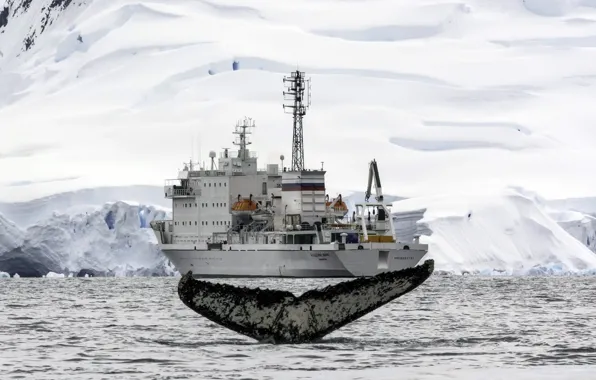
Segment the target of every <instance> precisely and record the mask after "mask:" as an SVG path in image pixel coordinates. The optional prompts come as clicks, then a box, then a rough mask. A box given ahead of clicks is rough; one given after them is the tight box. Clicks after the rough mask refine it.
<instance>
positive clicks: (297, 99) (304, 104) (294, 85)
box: [283, 70, 310, 171]
mask: <svg viewBox="0 0 596 380" xmlns="http://www.w3.org/2000/svg"><path fill="white" fill-rule="evenodd" d="M284 86H285V87H286V91H284V101H285V102H287V103H289V104H284V105H283V108H284V111H285V112H286V113H291V114H292V116H293V119H294V128H293V130H294V132H293V137H292V168H291V171H302V170H304V134H303V129H302V118H303V117H304V115H306V110H307V109H308V108H309V107H310V78H308V79H306V78H305V77H304V72H302V71H298V70H296V71H294V72H292V74H291V75H290V76H289V77H288V76H286V77H284Z"/></svg>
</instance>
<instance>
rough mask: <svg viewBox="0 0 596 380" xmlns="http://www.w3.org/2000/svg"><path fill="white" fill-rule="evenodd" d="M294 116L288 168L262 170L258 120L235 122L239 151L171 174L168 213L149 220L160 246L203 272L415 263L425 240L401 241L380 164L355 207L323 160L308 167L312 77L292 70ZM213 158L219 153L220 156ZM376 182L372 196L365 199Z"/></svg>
mask: <svg viewBox="0 0 596 380" xmlns="http://www.w3.org/2000/svg"><path fill="white" fill-rule="evenodd" d="M284 82H285V83H286V87H287V91H286V92H284V95H285V96H286V100H288V101H289V102H290V104H287V105H284V109H287V110H290V111H291V113H292V115H293V121H294V123H293V141H292V161H291V166H290V167H289V168H288V167H285V166H284V160H285V157H284V156H283V155H282V156H280V161H281V165H279V164H268V165H267V166H266V168H265V169H259V168H258V163H257V155H256V153H255V152H253V151H251V150H250V149H249V145H250V144H251V142H250V138H249V137H250V135H251V132H252V129H253V128H255V122H254V121H253V120H252V119H250V118H244V119H243V120H241V121H239V122H238V123H237V124H236V126H235V128H234V131H233V133H234V134H235V135H236V140H235V142H234V144H235V145H236V146H237V147H238V149H237V150H230V149H229V148H224V150H223V151H222V152H221V153H220V154H219V157H217V154H216V152H214V151H211V152H210V153H209V158H210V163H209V165H208V166H204V167H201V166H198V165H195V164H193V162H192V161H191V162H189V163H187V164H185V165H184V168H183V170H181V171H180V172H179V173H178V178H176V179H173V180H166V184H165V186H164V195H165V197H166V198H168V199H172V220H165V221H156V222H153V223H152V228H153V230H154V231H155V234H156V236H157V238H158V242H159V245H160V247H161V249H162V251H163V252H164V254H165V255H166V256H167V257H168V258H169V259H170V260H171V261H172V262H173V263H174V265H175V266H176V267H177V269H178V270H179V271H180V272H181V273H186V272H187V271H189V270H192V271H193V273H194V275H195V276H197V277H253V276H263V277H353V276H372V275H375V274H378V273H380V272H383V271H387V270H399V269H403V268H407V267H412V266H415V265H416V264H417V263H418V262H419V261H420V259H422V257H423V256H424V255H425V254H426V252H427V250H428V246H427V245H425V244H420V243H419V241H418V237H417V236H416V237H415V238H414V240H413V241H407V242H403V241H399V239H398V237H397V236H396V235H395V230H394V227H393V220H392V217H391V212H390V204H386V203H384V202H383V194H382V187H381V181H380V175H379V170H378V165H377V162H376V161H375V160H373V161H371V162H370V163H369V180H368V187H367V191H366V194H365V202H363V203H360V204H356V205H355V209H354V210H352V212H351V213H350V210H349V209H348V206H347V204H346V202H345V200H344V199H342V196H341V194H339V195H337V196H336V197H333V198H331V197H330V196H329V195H328V194H327V193H326V186H325V174H326V172H325V171H324V170H323V168H321V169H319V170H307V169H305V168H304V144H303V132H302V131H303V128H302V118H303V117H304V116H305V114H306V110H307V108H308V105H309V104H310V86H309V81H308V80H306V79H305V77H304V73H303V72H300V71H295V72H293V73H292V74H291V76H289V77H286V78H284ZM216 159H217V161H216ZM373 183H374V186H375V191H376V197H375V198H376V199H375V202H368V201H369V199H370V196H371V193H372V185H373Z"/></svg>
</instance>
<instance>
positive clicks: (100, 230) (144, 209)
mask: <svg viewBox="0 0 596 380" xmlns="http://www.w3.org/2000/svg"><path fill="white" fill-rule="evenodd" d="M168 215H169V211H167V210H163V209H160V208H156V207H154V206H145V205H140V204H130V203H126V202H121V201H119V202H113V203H107V204H104V205H103V206H99V207H95V208H94V209H88V211H85V212H84V213H83V212H79V213H76V212H75V213H72V214H67V213H64V212H60V211H54V212H53V213H52V215H50V216H49V217H47V218H45V219H42V220H39V221H37V222H36V223H34V224H31V225H29V226H26V227H19V226H16V225H15V224H14V223H12V222H11V221H9V220H7V219H6V218H4V217H0V229H1V230H2V231H7V232H8V233H7V234H2V235H1V237H2V240H0V243H1V244H0V271H2V272H5V273H9V274H10V275H14V274H15V273H18V274H19V275H21V276H25V277H42V276H48V277H52V276H54V277H57V276H58V277H60V276H62V275H64V276H67V277H68V276H73V275H74V276H80V277H83V276H85V275H86V274H87V275H90V276H118V277H121V276H172V275H178V273H177V272H176V270H175V269H174V268H173V267H172V266H171V264H169V262H168V261H167V260H166V259H165V258H164V256H163V253H162V252H161V251H160V250H159V248H158V247H157V245H156V243H157V241H156V239H155V236H154V235H153V231H152V230H151V229H150V228H149V223H150V222H151V221H153V220H155V219H164V218H166V217H168Z"/></svg>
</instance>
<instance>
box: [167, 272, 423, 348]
mask: <svg viewBox="0 0 596 380" xmlns="http://www.w3.org/2000/svg"><path fill="white" fill-rule="evenodd" d="M433 270H434V261H433V260H426V261H425V262H424V263H423V264H422V265H419V266H416V267H413V268H407V269H404V270H400V271H394V272H384V273H381V274H379V275H376V276H374V277H369V278H357V279H354V280H351V281H345V282H341V283H339V284H336V285H331V286H327V287H325V288H323V289H313V290H309V291H307V292H306V293H304V294H302V295H301V296H300V297H296V296H295V295H294V294H292V293H290V292H287V291H280V290H271V289H260V288H256V289H251V288H246V287H237V286H232V285H227V284H216V283H212V282H208V281H199V280H195V279H193V276H192V272H190V271H189V272H188V273H187V274H186V275H184V276H183V277H182V278H181V279H180V282H179V283H178V295H179V297H180V299H181V300H182V302H183V303H184V304H185V305H186V306H188V307H189V308H190V309H192V310H194V311H195V312H197V313H198V314H200V315H202V316H204V317H205V318H207V319H209V320H211V321H213V322H215V323H217V324H219V325H221V326H224V327H227V328H229V329H231V330H233V331H235V332H238V333H240V334H243V335H247V336H249V337H252V338H254V339H256V340H258V341H261V342H263V341H267V342H274V343H301V342H309V341H313V340H317V339H320V338H322V337H323V336H325V335H327V334H329V333H331V332H333V331H334V330H337V329H339V328H341V327H343V326H345V325H346V324H348V323H350V322H352V321H354V320H356V319H358V318H360V317H362V316H363V315H365V314H368V313H370V312H371V311H373V310H375V309H377V308H379V307H381V306H383V305H385V304H387V303H388V302H391V301H392V300H394V299H396V298H398V297H400V296H402V295H404V294H406V293H408V292H410V291H412V290H414V289H416V288H417V287H418V286H420V285H421V284H422V283H423V282H424V281H426V280H427V279H428V278H429V277H430V276H431V274H432V273H433Z"/></svg>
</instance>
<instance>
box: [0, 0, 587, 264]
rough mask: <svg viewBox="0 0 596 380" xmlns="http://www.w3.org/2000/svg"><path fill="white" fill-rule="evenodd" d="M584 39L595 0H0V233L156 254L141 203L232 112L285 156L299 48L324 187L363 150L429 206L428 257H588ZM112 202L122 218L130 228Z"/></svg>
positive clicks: (395, 185) (18, 241)
mask: <svg viewBox="0 0 596 380" xmlns="http://www.w3.org/2000/svg"><path fill="white" fill-rule="evenodd" d="M27 4H28V5H27ZM3 9H6V11H4V10H3ZM3 15H4V16H3ZM595 47H596V2H595V1H594V0H525V1H524V0H500V1H493V0H464V1H461V2H452V1H442V0H417V1H411V0H374V1H339V0H333V1H331V0H317V1H308V0H301V1H298V0H294V1H273V0H259V1H256V0H242V1H240V0H235V1H232V0H225V1H215V0H213V1H199V0H151V1H141V0H136V1H132V0H94V1H91V0H87V1H83V0H78V1H77V0H75V1H50V0H35V1H32V2H30V1H27V0H22V1H21V0H0V131H1V135H0V174H1V176H0V201H3V202H5V204H3V205H2V207H1V208H0V212H2V213H3V214H4V217H2V218H0V229H1V230H0V255H2V252H13V254H14V250H15V249H21V248H22V247H26V248H27V247H28V249H33V248H35V249H39V250H45V249H47V250H48V251H55V249H54V248H51V247H53V246H52V244H57V245H56V247H58V246H59V247H61V250H60V252H59V253H56V254H55V255H53V256H52V255H51V254H50V256H52V257H54V262H55V263H58V264H60V265H68V269H69V270H76V269H85V267H84V265H91V264H92V262H95V263H96V266H97V268H93V269H96V270H112V269H113V268H111V266H116V267H117V266H124V267H125V266H126V265H130V266H131V267H133V268H135V270H136V269H137V268H141V267H143V268H146V267H148V266H151V265H158V266H159V265H161V264H155V262H154V261H152V260H153V259H154V258H156V257H157V256H155V255H158V253H155V251H153V248H151V249H149V248H146V247H147V246H146V245H144V244H149V243H150V242H151V241H152V240H151V238H152V237H150V236H149V235H150V234H147V233H146V232H148V230H147V229H145V228H141V224H142V222H141V220H142V218H141V217H139V216H135V217H132V215H138V212H139V210H151V213H152V215H157V214H158V213H159V212H158V211H159V210H162V208H163V207H167V206H168V205H167V202H165V200H153V199H152V198H151V197H152V196H150V195H147V194H148V193H147V191H151V189H155V199H158V198H159V197H160V196H161V195H162V191H161V189H160V188H159V187H158V186H159V185H161V183H162V181H163V179H165V178H171V177H174V176H175V173H176V171H177V169H178V168H180V167H181V163H182V161H187V160H188V159H189V158H190V157H191V156H192V157H195V159H196V158H197V156H198V155H199V153H200V154H201V159H203V160H204V159H206V157H207V153H208V151H209V150H220V149H221V148H222V147H231V146H232V144H231V142H232V141H233V136H232V135H231V132H232V129H233V126H234V124H235V122H236V121H237V119H241V118H243V117H244V116H249V117H253V118H254V119H256V122H257V128H256V130H255V133H254V135H253V136H252V137H253V138H252V141H253V145H251V148H252V149H254V150H256V151H258V153H259V156H260V159H261V161H260V162H261V165H262V166H265V164H266V163H267V162H278V161H279V155H280V154H284V155H285V156H286V157H287V158H289V157H290V149H291V134H292V131H291V117H290V115H286V114H284V113H283V110H282V107H281V104H282V100H283V98H282V90H283V83H282V78H283V76H284V75H287V74H288V73H289V72H290V71H292V70H294V69H295V68H296V67H299V68H300V69H301V70H304V71H306V72H307V74H308V75H309V76H311V77H312V107H311V109H310V110H309V113H308V114H307V116H306V118H305V128H304V133H305V160H306V164H307V166H308V167H311V168H315V167H316V168H318V167H320V165H321V161H323V162H324V167H325V169H326V170H328V174H327V187H328V191H329V193H330V195H331V196H334V195H335V194H337V193H343V194H344V195H347V194H349V193H351V192H355V191H362V190H364V187H365V185H366V177H367V174H368V170H367V169H368V167H367V164H368V161H370V160H371V159H373V158H376V159H377V161H378V162H379V167H380V170H381V177H382V180H383V189H384V191H385V192H386V193H387V194H395V195H399V196H401V197H407V198H412V199H408V200H406V201H403V202H396V203H395V207H396V210H401V211H411V210H424V209H426V212H425V213H424V219H423V220H422V222H423V223H424V224H422V225H420V226H419V227H418V228H420V229H421V231H426V230H427V229H428V231H427V233H430V232H432V235H431V236H429V237H426V238H425V239H428V240H429V243H430V244H431V251H430V253H429V256H430V257H434V258H435V259H437V264H438V265H437V268H438V269H439V270H445V271H452V272H454V273H462V272H473V273H536V272H548V273H551V272H552V273H555V272H556V273H569V272H574V273H590V271H591V270H596V261H595V260H594V257H595V255H594V254H593V253H592V252H591V251H590V250H589V248H588V247H591V248H594V227H595V222H594V218H593V217H590V216H589V215H586V213H588V212H593V210H596V198H588V197H596V176H595V175H594V162H596V160H595V158H596V150H594V149H593V146H594V145H595V143H596V129H594V128H593V120H596V107H594V106H593V105H592V103H593V99H594V96H595V95H596V88H595V85H596V66H595V65H594V62H596V49H594V48H595ZM132 185H136V187H130V186H132ZM109 186H120V187H118V190H106V189H110V188H109ZM153 186H155V187H153ZM99 187H102V188H103V190H101V191H99V192H96V191H95V190H87V191H86V192H80V191H79V190H81V189H95V188H99ZM125 189H128V190H125ZM132 189H136V190H132ZM520 189H524V190H520ZM104 191H112V193H111V195H109V196H108V195H105V194H107V193H105V192H104ZM135 191H136V192H135ZM64 192H67V195H57V194H61V193H64ZM534 193H536V194H540V196H541V197H544V198H545V199H559V200H558V201H557V203H556V204H555V203H552V202H547V201H545V200H544V199H543V198H540V197H538V196H535V195H529V194H534ZM85 194H86V195H85ZM97 194H104V195H101V196H100V195H97ZM135 194H138V197H137V196H136V195H135ZM46 197H50V198H46ZM40 198H41V199H42V200H36V199H40ZM104 198H107V199H104ZM568 198H574V199H572V200H569V201H567V200H566V199H568ZM117 201H125V202H136V203H137V204H128V203H116V204H115V205H116V206H114V203H113V202H117ZM15 202H20V203H15ZM23 202H24V203H23ZM106 202H110V203H109V204H108V205H105V204H106ZM154 206H155V207H154ZM38 207H39V208H38ZM111 207H117V208H118V210H122V211H121V212H122V214H118V215H129V216H130V218H132V219H130V218H129V219H130V220H135V221H134V223H133V222H130V223H132V224H128V223H129V222H128V221H127V222H126V223H125V224H124V225H126V226H129V227H127V228H129V229H124V230H123V232H122V234H120V232H118V231H114V230H109V229H108V230H106V228H107V227H105V226H106V223H105V222H104V223H103V224H102V222H101V220H104V219H102V218H105V214H106V213H107V212H108V211H107V210H110V208H111ZM571 208H573V209H574V211H570V209H571ZM470 210H471V211H472V215H471V217H470V218H468V217H467V215H468V213H469V211H470ZM54 211H56V212H58V213H60V214H59V215H53V214H52V213H53V212H54ZM119 212H120V211H119ZM129 212H130V214H129ZM85 213H88V214H85ZM135 213H137V214H135ZM419 214H420V213H419ZM88 215H94V216H88ZM160 215H161V214H160ZM409 215H410V216H407V215H406V216H404V217H403V218H405V219H403V218H402V220H403V222H401V223H399V225H400V226H399V228H402V230H401V231H402V232H403V231H409V232H408V233H411V232H412V231H413V230H415V229H416V227H415V225H413V223H415V222H414V221H413V220H415V219H416V217H413V216H412V214H409ZM413 215H414V216H415V215H416V213H414V214H413ZM420 215H421V214H420ZM127 218H128V217H127ZM129 219H127V220H129ZM137 220H138V223H139V225H138V226H137ZM407 220H409V221H407ZM87 223H90V225H91V226H96V227H94V228H97V229H98V230H97V232H90V230H88V229H87V230H84V232H81V231H80V230H77V231H78V232H70V231H69V232H68V234H66V233H64V232H62V229H64V230H68V229H69V228H70V227H68V228H67V227H66V226H70V225H71V224H74V225H77V226H79V227H81V228H83V229H84V228H87V227H85V226H87ZM32 229H33V230H32ZM51 229H59V230H60V231H61V232H60V233H58V234H57V235H58V236H60V237H58V236H52V234H50V233H49V231H50V230H51ZM46 231H48V234H46ZM96 234H97V235H96ZM123 234H124V235H126V234H130V235H131V236H133V237H132V238H131V239H133V242H134V244H139V247H144V248H143V249H145V250H148V251H147V252H145V253H144V254H145V255H147V256H142V257H141V256H139V255H141V253H140V252H141V251H135V250H134V249H133V248H131V247H129V248H125V246H121V244H123V243H122V242H123V241H124V240H119V239H120V237H114V236H115V235H118V236H124V235H123ZM112 235H114V236H112ZM97 236H101V238H99V237H97ZM574 238H575V239H574ZM44 239H45V240H44ZM60 239H62V240H60ZM69 239H70V240H69ZM98 239H99V240H98ZM141 239H145V240H141ZM58 240H59V241H58ZM36 244H37V245H36ZM113 245H116V246H117V247H119V248H114V253H110V252H105V251H103V250H105V249H107V248H106V247H113ZM48 247H50V248H48ZM110 249H112V248H110ZM108 251H109V250H108ZM133 251H134V253H133ZM78 255H82V256H78ZM85 255H86V256H85ZM102 255H104V256H102ZM106 255H107V256H110V255H112V256H111V257H110V258H109V259H108V258H106V257H105V256H106ZM85 257H87V258H85ZM91 258H93V259H91ZM94 260H95V261H94ZM98 260H99V261H98ZM58 264H56V265H58ZM1 269H2V268H0V270H1ZM63 269H64V268H57V269H54V268H50V269H48V271H52V272H55V273H59V272H60V270H63ZM60 273H62V272H60ZM129 273H130V271H129Z"/></svg>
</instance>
